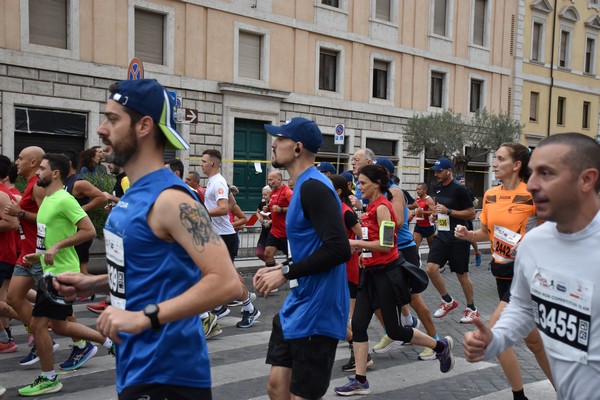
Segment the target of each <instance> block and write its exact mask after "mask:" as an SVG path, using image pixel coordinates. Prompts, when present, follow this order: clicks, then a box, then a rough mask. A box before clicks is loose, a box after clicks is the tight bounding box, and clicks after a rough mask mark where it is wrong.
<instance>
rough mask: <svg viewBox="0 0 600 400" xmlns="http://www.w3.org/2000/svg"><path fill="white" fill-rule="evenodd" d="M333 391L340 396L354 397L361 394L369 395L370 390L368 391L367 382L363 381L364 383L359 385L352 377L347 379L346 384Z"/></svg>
mask: <svg viewBox="0 0 600 400" xmlns="http://www.w3.org/2000/svg"><path fill="white" fill-rule="evenodd" d="M334 391H335V392H336V393H337V394H339V395H340V396H356V395H362V394H371V389H369V381H368V380H367V381H365V383H360V382H359V381H357V380H356V379H354V377H353V376H352V377H350V376H349V377H348V383H346V384H345V385H344V386H339V387H336V388H335V389H334Z"/></svg>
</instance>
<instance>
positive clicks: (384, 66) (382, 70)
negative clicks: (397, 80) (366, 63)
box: [372, 60, 389, 99]
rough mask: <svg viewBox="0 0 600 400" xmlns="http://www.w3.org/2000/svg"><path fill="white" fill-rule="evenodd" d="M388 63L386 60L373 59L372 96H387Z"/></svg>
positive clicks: (376, 97) (379, 97) (381, 97)
mask: <svg viewBox="0 0 600 400" xmlns="http://www.w3.org/2000/svg"><path fill="white" fill-rule="evenodd" d="M388 67H389V63H388V62H386V61H380V60H374V61H373V94H372V95H373V98H375V99H387V98H388V69H389V68H388Z"/></svg>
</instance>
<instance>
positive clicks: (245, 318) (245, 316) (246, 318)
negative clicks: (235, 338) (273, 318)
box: [235, 307, 260, 328]
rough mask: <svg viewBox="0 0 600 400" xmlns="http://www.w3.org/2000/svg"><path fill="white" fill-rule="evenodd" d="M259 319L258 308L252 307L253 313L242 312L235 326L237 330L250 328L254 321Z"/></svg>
mask: <svg viewBox="0 0 600 400" xmlns="http://www.w3.org/2000/svg"><path fill="white" fill-rule="evenodd" d="M258 317H260V311H258V308H256V307H254V311H253V312H250V311H245V310H244V311H242V320H241V321H240V322H238V323H237V324H235V326H237V327H238V328H250V327H251V326H252V324H254V321H256V320H257V319H258Z"/></svg>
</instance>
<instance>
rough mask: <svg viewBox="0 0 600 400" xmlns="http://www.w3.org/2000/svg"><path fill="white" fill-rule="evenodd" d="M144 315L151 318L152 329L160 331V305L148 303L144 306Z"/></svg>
mask: <svg viewBox="0 0 600 400" xmlns="http://www.w3.org/2000/svg"><path fill="white" fill-rule="evenodd" d="M144 315H145V316H146V317H148V318H150V323H151V324H152V329H154V330H155V331H159V330H160V321H159V320H158V305H157V304H148V305H147V306H146V307H144Z"/></svg>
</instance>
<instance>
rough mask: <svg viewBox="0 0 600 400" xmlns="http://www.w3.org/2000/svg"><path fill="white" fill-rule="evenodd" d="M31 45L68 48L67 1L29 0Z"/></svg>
mask: <svg viewBox="0 0 600 400" xmlns="http://www.w3.org/2000/svg"><path fill="white" fill-rule="evenodd" d="M29 43H32V44H39V45H42V46H50V47H58V48H60V49H66V48H67V45H68V44H67V0H46V1H44V0H29Z"/></svg>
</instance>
